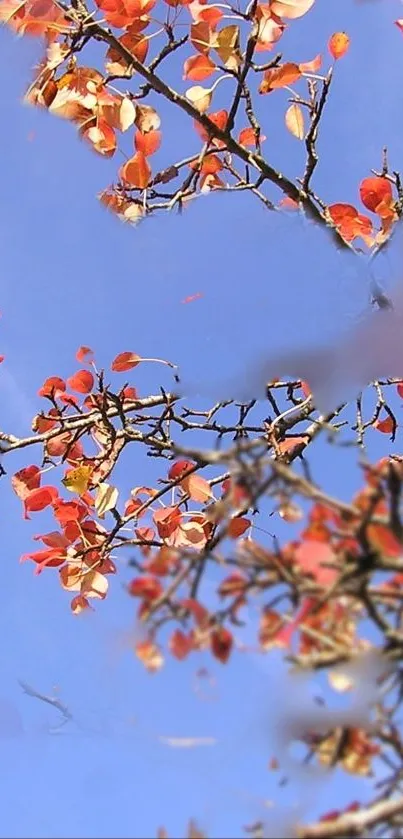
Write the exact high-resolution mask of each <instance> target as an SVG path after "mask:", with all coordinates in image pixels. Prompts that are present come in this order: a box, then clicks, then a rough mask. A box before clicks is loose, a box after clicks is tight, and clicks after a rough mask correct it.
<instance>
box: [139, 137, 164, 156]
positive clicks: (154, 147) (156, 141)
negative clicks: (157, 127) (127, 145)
mask: <svg viewBox="0 0 403 839" xmlns="http://www.w3.org/2000/svg"><path fill="white" fill-rule="evenodd" d="M161 137H162V134H161V131H147V133H146V134H144V133H143V132H142V131H136V133H135V135H134V145H135V148H136V150H137V151H138V152H142V154H144V155H145V157H148V156H149V155H150V154H154V153H155V152H156V151H158V149H159V147H160V145H161Z"/></svg>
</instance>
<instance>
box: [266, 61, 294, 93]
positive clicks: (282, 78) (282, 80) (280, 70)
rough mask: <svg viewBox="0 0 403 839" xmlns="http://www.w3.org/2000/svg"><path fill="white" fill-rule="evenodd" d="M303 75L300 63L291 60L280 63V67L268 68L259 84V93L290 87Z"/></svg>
mask: <svg viewBox="0 0 403 839" xmlns="http://www.w3.org/2000/svg"><path fill="white" fill-rule="evenodd" d="M301 75H302V73H301V70H300V68H299V66H298V64H293V63H291V62H288V63H287V64H280V66H279V67H273V68H272V69H271V70H266V72H265V74H264V76H263V80H262V81H261V83H260V85H259V93H271V91H272V90H275V89H276V88H280V87H288V86H289V85H290V84H293V82H296V81H297V80H298V79H299V78H300V77H301Z"/></svg>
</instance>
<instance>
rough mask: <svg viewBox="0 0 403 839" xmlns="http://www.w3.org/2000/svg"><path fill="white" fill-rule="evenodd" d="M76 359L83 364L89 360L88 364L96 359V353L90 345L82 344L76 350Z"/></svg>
mask: <svg viewBox="0 0 403 839" xmlns="http://www.w3.org/2000/svg"><path fill="white" fill-rule="evenodd" d="M76 359H77V361H78V363H79V364H82V363H83V362H87V364H89V363H90V362H92V361H93V359H94V353H93V351H92V349H91V348H90V347H85V346H82V347H79V348H78V350H77V352H76Z"/></svg>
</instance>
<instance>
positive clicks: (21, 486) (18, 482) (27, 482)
mask: <svg viewBox="0 0 403 839" xmlns="http://www.w3.org/2000/svg"><path fill="white" fill-rule="evenodd" d="M40 482H41V470H40V469H39V466H34V465H32V466H25V467H24V468H23V469H20V470H19V472H16V473H15V475H13V477H12V478H11V486H12V488H13V490H14V492H15V493H16V495H18V498H21V500H22V501H24V499H25V498H26V497H27V496H28V495H29V493H30V492H31V490H33V489H38V487H39V485H40Z"/></svg>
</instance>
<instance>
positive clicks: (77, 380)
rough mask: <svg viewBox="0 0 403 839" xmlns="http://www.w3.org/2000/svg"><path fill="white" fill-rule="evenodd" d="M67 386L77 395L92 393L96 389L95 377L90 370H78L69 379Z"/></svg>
mask: <svg viewBox="0 0 403 839" xmlns="http://www.w3.org/2000/svg"><path fill="white" fill-rule="evenodd" d="M66 384H67V385H68V387H71V389H72V390H75V391H76V392H77V393H90V392H91V390H92V388H93V387H94V376H93V375H92V373H90V371H89V370H78V372H77V373H74V376H70V378H69V379H67V382H66Z"/></svg>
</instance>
